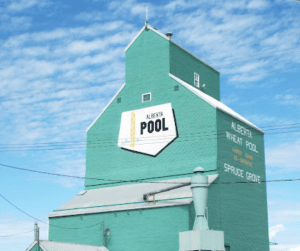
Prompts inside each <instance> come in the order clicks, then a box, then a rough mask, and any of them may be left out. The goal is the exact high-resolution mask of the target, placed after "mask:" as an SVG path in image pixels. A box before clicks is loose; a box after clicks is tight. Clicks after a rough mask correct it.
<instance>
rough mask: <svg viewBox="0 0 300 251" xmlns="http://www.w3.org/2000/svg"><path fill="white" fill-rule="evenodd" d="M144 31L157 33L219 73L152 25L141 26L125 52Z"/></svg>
mask: <svg viewBox="0 0 300 251" xmlns="http://www.w3.org/2000/svg"><path fill="white" fill-rule="evenodd" d="M145 29H150V30H152V31H154V32H155V33H157V34H158V35H160V36H162V37H163V38H165V39H166V40H169V41H170V42H172V43H173V44H174V45H176V46H178V47H179V48H181V49H182V50H184V51H185V52H187V53H188V54H190V55H191V56H193V57H195V58H196V59H197V60H199V61H201V62H202V63H204V64H205V65H207V66H208V67H210V68H212V69H214V70H215V71H217V72H218V73H220V72H219V71H218V70H217V69H216V68H214V67H213V66H211V65H210V64H208V63H206V62H205V61H203V60H202V59H201V58H199V57H198V56H196V55H195V54H193V53H192V52H190V51H189V50H187V49H186V48H184V47H182V46H181V45H179V44H178V43H176V42H174V41H173V40H172V39H171V38H170V37H168V36H166V35H165V34H163V33H162V32H160V31H159V30H158V29H156V28H154V27H153V26H152V25H150V24H145V25H144V26H143V28H142V29H141V30H140V31H139V32H138V33H137V34H136V36H135V37H134V38H133V39H132V40H131V42H130V43H129V44H128V45H127V47H126V48H125V50H124V51H125V52H126V51H127V50H128V49H129V47H130V46H131V45H132V44H133V43H134V41H135V40H136V39H137V38H138V37H139V36H140V34H141V33H142V32H143V31H144V30H145Z"/></svg>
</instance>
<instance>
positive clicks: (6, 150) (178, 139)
mask: <svg viewBox="0 0 300 251" xmlns="http://www.w3.org/2000/svg"><path fill="white" fill-rule="evenodd" d="M297 132H300V130H293V131H285V132H268V133H265V134H268V135H270V134H286V133H297ZM252 136H253V137H255V136H261V135H259V134H257V135H252ZM184 138H185V139H184ZM187 138H189V137H179V138H177V139H176V140H175V141H174V142H173V144H174V143H176V144H177V143H182V142H195V141H204V140H205V141H207V140H217V139H226V138H227V136H222V137H218V136H217V137H214V138H200V137H193V138H192V139H190V138H189V139H187ZM160 140H162V139H158V140H157V139H156V141H151V142H145V143H136V144H137V145H151V144H157V143H159V142H161V141H160ZM93 145H94V146H89V145H88V146H85V145H78V146H76V145H75V146H72V145H71V146H58V147H56V148H53V147H52V148H38V149H36V148H27V149H22V148H21V149H20V148H19V149H0V152H26V151H53V150H83V149H96V148H105V147H112V146H116V144H115V143H114V142H112V141H111V142H107V144H105V145H104V144H102V143H101V142H100V143H94V144H93ZM45 147H49V146H45ZM50 147H51V146H50Z"/></svg>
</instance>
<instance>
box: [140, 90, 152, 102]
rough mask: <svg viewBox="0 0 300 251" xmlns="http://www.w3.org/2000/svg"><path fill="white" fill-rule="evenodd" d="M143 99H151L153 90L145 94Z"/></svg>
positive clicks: (146, 100) (145, 100)
mask: <svg viewBox="0 0 300 251" xmlns="http://www.w3.org/2000/svg"><path fill="white" fill-rule="evenodd" d="M142 101H143V103H144V102H148V101H151V92H149V93H145V94H143V97H142Z"/></svg>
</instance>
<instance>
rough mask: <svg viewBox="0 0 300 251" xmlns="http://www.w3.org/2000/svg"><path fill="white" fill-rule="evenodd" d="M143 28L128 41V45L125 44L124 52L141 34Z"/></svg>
mask: <svg viewBox="0 0 300 251" xmlns="http://www.w3.org/2000/svg"><path fill="white" fill-rule="evenodd" d="M143 30H145V26H144V27H143V28H142V29H141V30H140V31H139V32H138V34H136V36H135V37H134V38H133V39H132V40H131V42H130V43H129V45H127V47H126V48H125V50H124V51H125V52H126V51H127V50H128V49H129V47H130V46H131V45H132V44H133V43H134V41H135V40H136V39H137V38H138V37H139V35H141V33H142V32H143Z"/></svg>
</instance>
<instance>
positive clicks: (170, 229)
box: [49, 30, 269, 251]
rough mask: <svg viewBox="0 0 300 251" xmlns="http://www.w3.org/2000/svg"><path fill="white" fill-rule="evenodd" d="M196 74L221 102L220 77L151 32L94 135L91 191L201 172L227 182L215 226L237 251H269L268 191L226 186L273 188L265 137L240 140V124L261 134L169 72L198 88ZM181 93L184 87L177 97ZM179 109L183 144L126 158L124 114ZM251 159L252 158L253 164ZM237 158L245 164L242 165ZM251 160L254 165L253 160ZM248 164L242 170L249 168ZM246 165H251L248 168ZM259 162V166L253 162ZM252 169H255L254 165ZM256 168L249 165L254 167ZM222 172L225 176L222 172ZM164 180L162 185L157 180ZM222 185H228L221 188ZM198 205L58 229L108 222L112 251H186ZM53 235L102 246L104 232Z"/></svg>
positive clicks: (53, 231)
mask: <svg viewBox="0 0 300 251" xmlns="http://www.w3.org/2000/svg"><path fill="white" fill-rule="evenodd" d="M183 65H184V66H183ZM194 71H196V72H197V71H199V73H200V78H201V79H200V81H201V83H202V80H203V81H207V82H209V83H211V84H207V83H205V84H206V85H207V89H206V92H207V94H209V95H211V96H213V97H215V98H216V99H219V98H220V96H219V92H218V91H216V90H219V74H218V73H217V72H215V71H214V70H212V69H211V68H209V67H208V66H206V65H205V64H203V63H201V62H200V61H197V60H196V61H195V58H194V57H192V56H191V55H189V54H188V53H186V52H185V51H184V50H182V49H181V48H179V47H178V46H176V45H174V44H173V43H172V42H170V41H168V40H166V39H164V38H162V37H161V36H159V35H158V34H156V33H155V32H153V31H151V30H145V31H143V32H142V34H141V35H140V36H139V37H138V38H137V40H136V41H135V42H134V43H133V44H132V46H131V47H130V48H129V49H128V50H127V51H126V86H125V87H124V89H123V90H122V91H121V92H120V93H119V95H118V96H117V98H121V103H117V98H116V99H115V100H114V101H113V102H112V103H111V105H110V106H109V107H108V108H107V110H106V111H105V112H104V113H103V114H102V116H101V117H100V118H99V119H98V120H97V121H96V123H95V124H94V125H93V126H92V127H91V128H90V130H89V131H88V132H87V157H86V177H92V178H99V179H106V180H107V181H101V180H99V181H97V180H90V179H86V180H85V189H95V188H100V187H103V186H115V185H123V184H124V183H122V182H118V180H133V179H144V180H146V181H147V180H148V181H150V180H158V179H159V178H157V177H162V178H161V179H166V177H165V176H169V175H178V176H176V177H172V178H178V177H183V176H184V175H183V174H187V175H188V176H191V172H192V171H193V170H194V168H195V167H197V166H202V167H204V168H205V169H206V171H211V172H210V173H211V174H213V173H217V172H218V173H219V178H218V179H217V180H216V181H215V183H214V184H212V185H211V186H210V188H209V196H208V208H209V211H208V214H209V226H210V228H211V229H214V230H224V231H225V242H226V243H227V244H230V247H231V249H230V250H231V251H240V250H259V251H262V250H263V251H267V250H269V246H268V222H267V204H266V187H265V183H261V184H257V183H255V184H222V183H224V182H225V183H226V182H235V181H237V182H238V181H245V180H247V177H246V172H249V173H253V174H256V175H259V176H260V179H261V180H265V164H264V141H263V134H259V135H258V136H257V135H253V137H252V138H251V140H250V139H249V138H247V136H244V135H241V134H239V133H237V132H233V131H232V129H231V123H232V122H235V123H236V124H239V125H241V126H243V127H245V128H247V129H248V130H251V131H252V132H253V133H254V132H255V133H256V134H257V132H256V131H255V130H254V129H252V128H249V127H248V126H246V125H244V124H243V123H241V122H239V121H237V120H235V119H234V118H232V117H231V116H228V115H226V114H224V113H222V112H221V111H219V110H216V109H215V108H213V107H212V106H210V105H208V104H207V103H206V102H204V101H203V100H202V99H201V98H199V97H198V96H196V95H195V94H193V93H192V92H190V91H189V90H187V89H186V88H184V87H183V86H181V85H180V84H178V83H177V82H176V81H175V80H173V79H172V78H171V77H169V72H171V73H172V74H173V75H175V76H177V77H179V78H181V79H182V80H184V81H186V82H188V83H190V84H191V85H193V81H194V79H193V78H194V75H193V74H194ZM174 86H179V90H178V91H174ZM148 92H151V93H152V100H151V101H150V102H146V103H142V94H144V93H148ZM165 103H171V104H172V108H173V109H174V113H175V118H176V122H177V129H178V134H179V137H178V138H177V139H176V140H175V141H174V142H173V143H172V144H170V145H169V146H168V147H167V148H165V149H164V150H163V151H162V152H161V153H160V154H159V155H158V156H157V157H155V158H154V157H150V156H146V155H142V154H138V153H132V152H129V151H126V150H123V149H121V148H119V147H118V146H117V142H118V134H119V129H120V128H119V127H120V120H121V114H122V112H124V111H130V110H136V109H140V108H146V107H150V106H155V105H160V104H165ZM226 130H227V131H229V132H231V133H233V134H235V135H236V136H239V137H241V138H242V139H243V143H244V144H245V142H246V141H247V139H249V141H251V142H252V143H254V144H256V146H257V150H258V153H254V152H252V151H251V150H249V149H246V147H245V145H243V144H242V145H238V144H236V143H234V142H232V141H231V140H229V139H227V138H226ZM245 153H246V154H248V155H247V157H246V155H245ZM234 156H237V157H234ZM251 156H252V157H253V160H252V159H249V158H251ZM240 159H243V160H242V162H244V163H241V160H240ZM246 160H247V161H248V162H246ZM250 160H251V161H250ZM250 162H251V163H252V166H249V165H250ZM224 164H228V165H230V166H234V167H236V168H239V169H241V170H244V171H243V172H244V173H243V174H244V178H241V177H239V176H236V175H234V174H233V173H231V171H229V172H225V171H224ZM247 164H248V165H247ZM217 170H218V171H217ZM155 177H156V178H155ZM220 183H221V184H220ZM194 218H195V212H194V208H193V205H192V204H191V205H189V206H176V207H167V208H157V209H147V210H133V211H129V212H128V213H127V212H116V213H102V214H90V215H81V216H70V217H59V218H50V224H53V225H60V226H64V227H69V228H72V227H74V228H78V227H84V226H90V225H93V224H95V223H97V222H99V223H101V222H102V220H104V219H105V222H106V227H108V228H110V229H111V236H110V237H109V239H108V249H109V250H110V251H114V250H131V251H132V250H164V251H165V250H178V241H179V232H180V231H186V230H191V229H192V227H193V223H194ZM53 225H50V227H49V240H53V241H63V242H75V243H82V244H94V245H102V244H103V243H102V233H103V232H102V231H103V229H102V225H101V224H100V225H98V226H95V227H91V228H87V229H76V230H70V229H61V228H56V227H54V226H53Z"/></svg>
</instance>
